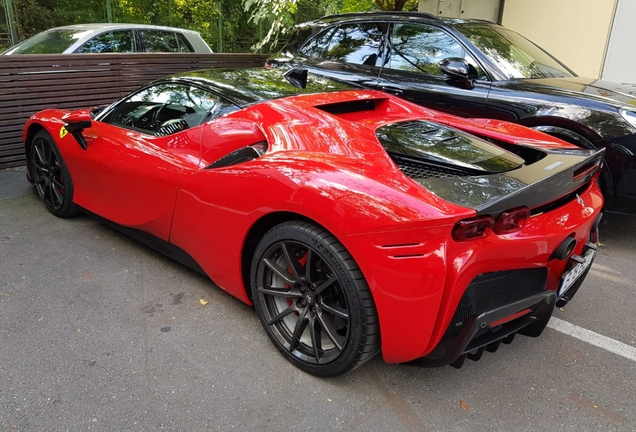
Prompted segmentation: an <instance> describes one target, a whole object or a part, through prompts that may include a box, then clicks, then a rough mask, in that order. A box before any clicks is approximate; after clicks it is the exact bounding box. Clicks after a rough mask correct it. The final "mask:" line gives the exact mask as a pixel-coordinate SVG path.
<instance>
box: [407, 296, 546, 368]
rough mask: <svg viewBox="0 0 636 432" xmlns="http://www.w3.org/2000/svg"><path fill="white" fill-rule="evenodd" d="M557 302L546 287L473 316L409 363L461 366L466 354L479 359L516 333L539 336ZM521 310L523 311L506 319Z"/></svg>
mask: <svg viewBox="0 0 636 432" xmlns="http://www.w3.org/2000/svg"><path fill="white" fill-rule="evenodd" d="M556 302H557V296H556V293H555V292H554V291H545V292H543V293H541V294H536V295H534V296H532V297H528V298H526V299H523V300H519V301H516V302H514V303H510V304H508V305H505V306H501V307H499V308H496V309H493V310H490V311H488V312H484V313H482V314H480V315H478V316H473V317H471V318H469V320H468V321H467V322H466V323H465V324H464V326H463V328H462V331H461V333H460V334H459V335H458V336H457V337H456V338H454V339H452V340H445V341H442V342H440V343H439V344H438V345H437V346H436V347H435V349H433V351H432V352H431V353H430V354H428V355H426V356H425V357H422V358H419V359H416V360H413V361H411V362H409V363H407V364H409V365H413V366H426V367H435V366H445V365H448V364H450V365H452V366H454V367H461V366H462V365H463V364H464V361H465V360H466V358H467V357H468V358H470V359H471V360H479V359H480V358H481V356H482V354H483V353H484V351H485V350H488V351H490V352H495V351H497V349H498V348H499V345H500V344H501V343H502V342H504V343H510V342H512V339H513V338H514V335H515V334H516V333H520V334H522V335H524V336H531V337H537V336H539V335H540V334H541V333H542V332H543V329H544V328H545V326H546V325H547V324H548V321H549V320H550V317H551V316H552V311H554V307H555V305H556ZM520 312H524V314H523V315H522V316H520V317H518V318H515V319H512V320H510V321H505V320H506V318H509V317H511V316H515V315H516V314H518V313H520Z"/></svg>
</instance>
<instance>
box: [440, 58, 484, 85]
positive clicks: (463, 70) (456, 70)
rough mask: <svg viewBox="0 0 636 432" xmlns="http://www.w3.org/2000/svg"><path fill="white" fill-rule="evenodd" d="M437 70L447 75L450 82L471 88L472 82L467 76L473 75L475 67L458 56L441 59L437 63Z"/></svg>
mask: <svg viewBox="0 0 636 432" xmlns="http://www.w3.org/2000/svg"><path fill="white" fill-rule="evenodd" d="M437 65H438V66H439V70H441V71H442V72H444V74H445V75H446V76H447V77H448V79H449V81H450V84H455V85H459V86H460V87H462V88H467V89H472V88H473V87H474V85H473V83H472V82H471V81H470V79H469V77H470V76H471V75H473V76H474V74H475V68H474V67H473V66H471V65H469V64H468V62H467V61H466V60H465V59H463V58H460V57H448V58H445V59H443V60H441V61H440V62H439V63H438V64H437Z"/></svg>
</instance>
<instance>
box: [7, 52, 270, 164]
mask: <svg viewBox="0 0 636 432" xmlns="http://www.w3.org/2000/svg"><path fill="white" fill-rule="evenodd" d="M266 58H267V56H264V55H260V54H189V53H179V54H174V53H157V54H72V55H57V54H51V55H15V56H0V168H6V167H12V166H20V165H24V150H23V147H22V136H21V131H22V126H23V125H24V123H25V122H26V120H27V119H28V118H29V117H30V116H31V115H32V114H34V113H36V112H38V111H40V110H43V109H46V108H63V109H77V108H85V107H93V106H97V105H103V104H106V103H110V102H113V101H115V100H117V99H119V98H120V97H122V96H124V95H126V94H128V93H129V92H130V91H132V90H134V89H136V88H138V87H140V86H142V85H144V84H147V83H149V82H150V81H152V80H154V79H157V78H161V77H165V76H169V75H172V74H176V73H179V72H185V71H188V70H196V69H209V68H217V67H230V68H234V67H240V68H242V67H257V66H263V64H264V63H265V59H266Z"/></svg>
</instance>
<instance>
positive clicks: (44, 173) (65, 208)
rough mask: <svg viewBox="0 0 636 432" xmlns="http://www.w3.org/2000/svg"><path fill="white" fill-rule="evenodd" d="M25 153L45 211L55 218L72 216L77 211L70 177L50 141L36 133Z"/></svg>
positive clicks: (47, 135)
mask: <svg viewBox="0 0 636 432" xmlns="http://www.w3.org/2000/svg"><path fill="white" fill-rule="evenodd" d="M29 153H30V157H29V162H30V164H29V167H30V170H31V175H32V178H33V185H34V186H35V190H36V191H37V192H38V195H39V196H40V199H41V200H42V202H43V203H44V205H45V206H46V208H47V209H48V210H49V211H50V212H51V213H53V214H54V215H55V216H58V217H71V216H74V215H76V214H77V213H78V212H79V210H78V208H77V206H76V205H75V204H73V181H72V180H71V174H70V173H69V171H68V168H67V167H66V164H65V163H64V160H63V159H62V155H61V154H60V151H59V150H58V149H57V146H56V145H55V142H54V141H53V138H51V136H50V135H49V134H48V133H47V132H46V131H43V130H42V131H39V132H38V133H36V134H35V136H34V137H33V140H32V143H31V148H30V152H29Z"/></svg>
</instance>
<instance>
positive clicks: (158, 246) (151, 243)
mask: <svg viewBox="0 0 636 432" xmlns="http://www.w3.org/2000/svg"><path fill="white" fill-rule="evenodd" d="M81 210H82V211H83V212H84V213H86V214H87V215H89V216H91V217H92V218H94V219H96V220H98V221H99V222H102V223H104V224H105V225H108V226H109V227H111V228H114V229H116V230H117V231H119V232H121V233H123V234H126V235H127V236H128V237H131V238H133V239H134V240H137V241H138V242H140V243H143V244H144V245H146V246H148V247H150V248H152V249H154V250H156V251H157V252H159V253H162V254H163V255H165V256H167V257H168V258H171V259H173V260H175V261H176V262H178V263H180V264H183V265H184V266H186V267H188V268H190V269H192V270H194V271H196V272H197V273H200V274H202V275H203V276H205V277H207V278H210V276H209V275H208V274H207V273H206V272H205V270H203V268H202V267H201V266H200V265H199V263H197V262H196V261H195V259H194V258H192V256H191V255H190V254H188V253H187V252H186V251H184V250H183V249H181V248H180V247H178V246H175V245H173V244H172V243H170V242H167V241H165V240H162V239H160V238H158V237H156V236H154V235H152V234H149V233H147V232H145V231H141V230H138V229H135V228H130V227H127V226H123V225H120V224H118V223H115V222H112V221H110V220H108V219H105V218H103V217H101V216H99V215H97V214H95V213H93V212H91V211H89V210H86V209H85V208H82V209H81ZM210 279H211V278H210Z"/></svg>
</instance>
